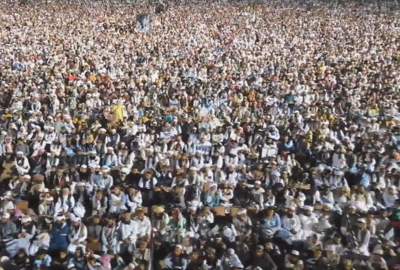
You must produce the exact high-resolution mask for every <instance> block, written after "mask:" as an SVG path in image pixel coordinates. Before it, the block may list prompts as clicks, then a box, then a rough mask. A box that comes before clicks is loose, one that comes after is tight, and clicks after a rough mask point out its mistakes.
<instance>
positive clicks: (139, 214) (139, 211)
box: [136, 208, 145, 220]
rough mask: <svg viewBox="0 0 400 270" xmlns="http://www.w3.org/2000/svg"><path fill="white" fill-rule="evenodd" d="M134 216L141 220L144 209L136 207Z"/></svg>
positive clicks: (143, 216)
mask: <svg viewBox="0 0 400 270" xmlns="http://www.w3.org/2000/svg"><path fill="white" fill-rule="evenodd" d="M136 217H137V218H138V219H139V220H143V219H144V218H145V213H144V209H143V208H138V209H137V210H136Z"/></svg>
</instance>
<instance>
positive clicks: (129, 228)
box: [118, 212, 139, 254]
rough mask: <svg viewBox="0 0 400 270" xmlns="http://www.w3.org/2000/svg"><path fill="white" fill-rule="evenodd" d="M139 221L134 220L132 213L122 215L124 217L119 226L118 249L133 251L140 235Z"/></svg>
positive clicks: (122, 251) (121, 251)
mask: <svg viewBox="0 0 400 270" xmlns="http://www.w3.org/2000/svg"><path fill="white" fill-rule="evenodd" d="M138 225H139V224H138V223H137V222H135V221H133V220H132V216H131V213H129V212H127V213H124V214H123V215H122V219H121V221H120V223H119V226H118V240H119V243H118V250H119V252H120V253H121V254H122V253H126V252H132V251H133V250H134V249H135V246H136V240H137V237H138V231H139V228H138Z"/></svg>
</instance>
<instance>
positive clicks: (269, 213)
mask: <svg viewBox="0 0 400 270" xmlns="http://www.w3.org/2000/svg"><path fill="white" fill-rule="evenodd" d="M274 214H275V210H274V208H272V207H269V208H267V210H266V211H265V216H266V217H267V218H271V217H273V216H274Z"/></svg>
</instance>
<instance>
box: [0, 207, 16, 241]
mask: <svg viewBox="0 0 400 270" xmlns="http://www.w3.org/2000/svg"><path fill="white" fill-rule="evenodd" d="M0 222H1V223H0V239H1V243H2V244H4V243H7V242H8V241H10V240H12V239H13V238H15V236H16V234H17V232H18V230H17V226H16V225H15V223H14V222H13V221H12V219H11V215H10V214H9V213H3V215H2V216H1V221H0Z"/></svg>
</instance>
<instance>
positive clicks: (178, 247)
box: [174, 245, 183, 256]
mask: <svg viewBox="0 0 400 270" xmlns="http://www.w3.org/2000/svg"><path fill="white" fill-rule="evenodd" d="M182 253H183V248H182V246H181V245H176V246H175V248H174V255H175V256H181V255H182Z"/></svg>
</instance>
